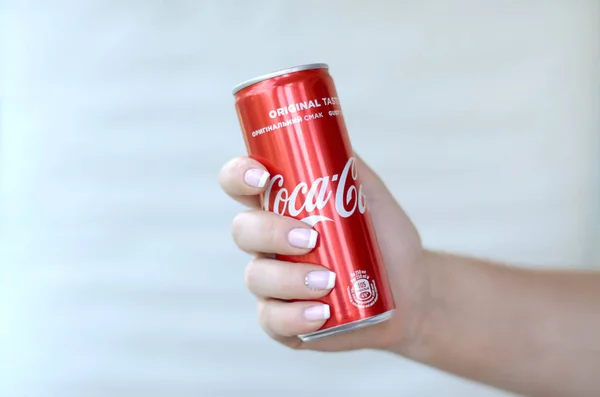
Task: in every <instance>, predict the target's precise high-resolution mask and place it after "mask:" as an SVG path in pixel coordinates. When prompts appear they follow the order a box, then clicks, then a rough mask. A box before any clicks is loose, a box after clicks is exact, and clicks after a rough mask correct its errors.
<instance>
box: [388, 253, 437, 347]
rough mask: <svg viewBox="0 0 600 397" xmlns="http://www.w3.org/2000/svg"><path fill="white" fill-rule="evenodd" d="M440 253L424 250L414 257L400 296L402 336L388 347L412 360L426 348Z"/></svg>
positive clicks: (398, 309)
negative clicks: (434, 275)
mask: <svg viewBox="0 0 600 397" xmlns="http://www.w3.org/2000/svg"><path fill="white" fill-rule="evenodd" d="M439 256H440V254H439V253H436V252H434V251H429V250H426V249H422V250H420V252H419V254H418V255H417V256H416V257H415V258H414V260H413V266H412V269H411V271H410V272H409V274H408V276H407V277H405V280H404V281H403V284H404V285H403V288H402V291H404V293H403V294H402V296H400V297H399V299H397V302H396V305H397V315H398V316H400V317H401V318H400V319H399V322H398V323H399V324H400V325H399V327H400V329H399V330H397V333H398V335H400V337H399V338H398V339H397V340H396V341H395V343H394V344H393V345H392V346H390V348H389V349H388V350H389V351H390V352H392V353H395V354H399V355H401V356H404V357H406V358H409V359H418V358H419V356H420V355H421V353H422V352H423V351H424V349H425V344H426V340H425V336H426V335H427V328H429V327H430V318H431V313H432V310H433V307H434V305H433V302H434V300H435V299H434V293H433V290H432V287H433V285H434V283H433V280H432V267H433V264H434V263H435V261H436V260H437V259H438V257H439Z"/></svg>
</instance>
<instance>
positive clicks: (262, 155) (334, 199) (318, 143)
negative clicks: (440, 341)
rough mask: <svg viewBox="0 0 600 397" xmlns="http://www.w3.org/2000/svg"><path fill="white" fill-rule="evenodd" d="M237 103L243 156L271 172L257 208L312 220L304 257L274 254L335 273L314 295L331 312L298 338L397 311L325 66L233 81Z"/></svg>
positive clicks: (337, 330) (378, 319)
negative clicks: (312, 237) (326, 289)
mask: <svg viewBox="0 0 600 397" xmlns="http://www.w3.org/2000/svg"><path fill="white" fill-rule="evenodd" d="M233 95H234V97H235V107H236V111H237V115H238V118H239V122H240V125H241V129H242V134H243V136H244V141H245V144H246V148H247V151H248V155H249V156H250V157H252V158H254V159H256V160H257V161H259V162H260V163H262V164H263V165H264V166H265V167H266V168H267V170H268V171H269V173H270V179H269V181H268V182H267V187H266V190H265V192H264V193H263V194H262V195H261V203H262V207H263V209H264V210H266V211H271V212H274V213H277V214H279V215H283V216H288V217H292V218H295V219H298V220H301V221H303V222H305V223H307V224H308V225H310V226H312V227H313V228H314V229H315V230H316V231H317V232H318V233H319V238H318V240H317V245H316V246H315V248H314V249H313V250H312V251H311V252H310V253H308V254H306V255H301V256H285V255H277V256H276V258H277V259H280V260H284V261H289V262H295V263H313V264H317V265H322V266H324V267H326V268H328V269H329V270H331V271H333V272H335V273H336V276H337V277H336V283H335V286H334V288H333V289H332V290H331V292H330V293H329V294H328V295H327V296H325V297H324V298H322V299H320V302H322V303H325V304H328V305H329V307H330V317H329V319H328V320H327V321H326V322H325V324H324V325H323V326H322V327H321V329H319V330H318V331H316V332H313V333H310V334H306V335H299V337H300V338H301V339H302V340H304V341H309V340H313V339H318V338H322V337H326V336H330V335H336V334H340V333H343V332H348V331H352V330H356V329H359V328H363V327H366V326H369V325H373V324H377V323H380V322H383V321H386V320H388V319H390V318H391V317H392V315H393V312H394V310H395V306H394V300H393V297H392V292H391V289H390V287H389V284H388V280H387V275H386V270H385V267H384V265H383V262H382V259H381V254H380V251H379V247H378V245H377V240H376V237H375V233H374V230H373V226H372V223H371V219H370V216H369V212H368V205H367V202H366V200H365V196H364V193H363V187H362V185H361V183H360V177H359V175H358V170H357V164H356V158H355V157H354V153H353V150H352V146H351V144H350V139H349V137H348V132H347V130H346V125H345V122H344V118H343V115H342V108H341V106H340V100H339V98H338V95H337V92H336V89H335V86H334V82H333V79H332V78H331V76H330V74H329V68H328V66H327V65H326V64H307V65H300V66H296V67H292V68H287V69H283V70H279V71H276V72H273V73H269V74H266V75H263V76H259V77H256V78H254V79H251V80H248V81H245V82H243V83H241V84H239V85H238V86H237V87H235V88H234V90H233Z"/></svg>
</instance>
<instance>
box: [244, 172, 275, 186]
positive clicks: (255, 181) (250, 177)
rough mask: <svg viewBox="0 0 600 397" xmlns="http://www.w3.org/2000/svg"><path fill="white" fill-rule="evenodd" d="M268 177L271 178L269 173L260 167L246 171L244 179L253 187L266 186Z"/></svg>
mask: <svg viewBox="0 0 600 397" xmlns="http://www.w3.org/2000/svg"><path fill="white" fill-rule="evenodd" d="M267 179H269V173H268V172H267V171H265V170H261V169H259V168H253V169H251V170H248V171H246V174H244V180H245V181H246V183H247V184H248V185H250V186H252V187H263V186H265V184H266V183H267Z"/></svg>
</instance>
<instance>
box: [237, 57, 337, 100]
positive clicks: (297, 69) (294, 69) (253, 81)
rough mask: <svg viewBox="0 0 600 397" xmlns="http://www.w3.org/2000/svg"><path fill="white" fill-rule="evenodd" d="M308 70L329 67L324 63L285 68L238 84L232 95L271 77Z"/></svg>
mask: <svg viewBox="0 0 600 397" xmlns="http://www.w3.org/2000/svg"><path fill="white" fill-rule="evenodd" d="M310 69H329V66H328V65H327V64H325V63H307V64H305V65H298V66H292V67H291V68H285V69H281V70H277V71H275V72H271V73H267V74H263V75H261V76H258V77H254V78H253V79H250V80H246V81H244V82H241V83H240V84H238V85H237V86H235V88H234V89H233V94H234V95H235V93H236V92H238V91H239V90H241V89H243V88H246V87H248V86H251V85H253V84H256V83H260V82H261V81H264V80H268V79H272V78H273V77H277V76H282V75H284V74H288V73H294V72H301V71H303V70H310Z"/></svg>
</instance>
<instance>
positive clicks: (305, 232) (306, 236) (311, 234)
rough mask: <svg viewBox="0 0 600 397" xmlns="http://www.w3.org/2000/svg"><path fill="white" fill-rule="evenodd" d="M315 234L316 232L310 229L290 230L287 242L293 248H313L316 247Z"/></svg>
mask: <svg viewBox="0 0 600 397" xmlns="http://www.w3.org/2000/svg"><path fill="white" fill-rule="evenodd" d="M318 235H319V233H317V231H316V230H312V229H304V228H300V229H292V230H291V231H290V233H289V234H288V241H289V242H290V244H292V245H293V246H294V247H298V248H315V245H317V236H318Z"/></svg>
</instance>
